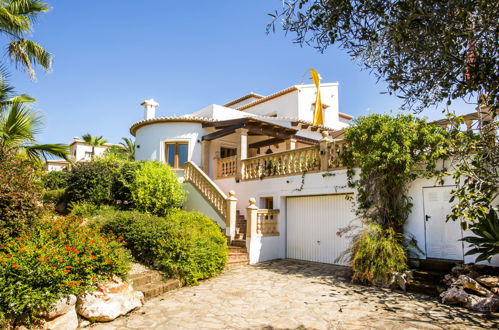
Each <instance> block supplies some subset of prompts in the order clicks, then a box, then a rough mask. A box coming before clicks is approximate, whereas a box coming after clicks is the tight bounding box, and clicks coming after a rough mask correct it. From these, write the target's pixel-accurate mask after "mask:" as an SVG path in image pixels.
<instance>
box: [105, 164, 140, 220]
mask: <svg viewBox="0 0 499 330" xmlns="http://www.w3.org/2000/svg"><path fill="white" fill-rule="evenodd" d="M142 164H143V162H133V161H123V160H122V161H120V166H119V167H118V168H117V170H116V171H115V175H114V183H113V188H112V194H113V200H114V204H115V205H116V206H117V207H119V208H120V209H124V210H127V209H132V208H133V207H134V203H133V198H132V192H131V191H130V187H131V186H132V184H133V182H134V181H135V177H136V176H137V172H139V171H140V170H141V168H142Z"/></svg>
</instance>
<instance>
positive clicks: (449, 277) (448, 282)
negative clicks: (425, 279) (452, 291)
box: [443, 274, 457, 286]
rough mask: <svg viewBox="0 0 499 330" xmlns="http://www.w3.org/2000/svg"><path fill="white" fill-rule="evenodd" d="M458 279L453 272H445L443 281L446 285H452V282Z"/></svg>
mask: <svg viewBox="0 0 499 330" xmlns="http://www.w3.org/2000/svg"><path fill="white" fill-rule="evenodd" d="M456 280H457V278H455V277H454V276H452V275H451V274H445V276H444V279H443V282H444V283H445V285H447V286H452V284H454V282H455V281H456Z"/></svg>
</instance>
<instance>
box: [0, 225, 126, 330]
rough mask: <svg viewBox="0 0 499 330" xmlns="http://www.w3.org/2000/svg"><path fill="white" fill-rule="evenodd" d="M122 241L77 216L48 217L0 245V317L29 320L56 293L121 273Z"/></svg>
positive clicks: (70, 291) (92, 287)
mask: <svg viewBox="0 0 499 330" xmlns="http://www.w3.org/2000/svg"><path fill="white" fill-rule="evenodd" d="M123 245H126V242H124V241H123V239H122V238H115V237H114V236H112V235H102V234H101V233H100V232H99V229H98V228H90V227H88V226H85V225H84V223H83V221H82V220H77V219H71V218H65V217H54V218H51V219H45V220H41V221H40V222H39V223H38V224H36V225H35V226H33V227H32V228H31V229H30V230H27V231H25V232H23V233H19V236H17V237H13V238H11V239H9V240H7V241H4V242H2V244H1V245H0V320H1V319H2V318H4V319H11V320H14V322H19V321H20V320H24V321H26V320H27V321H28V322H30V321H32V320H33V319H34V318H35V317H36V315H35V314H41V313H43V311H45V310H47V309H49V308H50V307H51V306H52V304H53V303H54V302H55V301H56V300H57V299H58V298H60V297H63V296H66V295H69V294H76V295H77V294H80V293H82V292H84V291H87V290H96V286H95V284H96V283H97V282H99V281H101V280H103V279H104V278H106V277H109V276H111V275H118V276H121V277H126V275H127V273H128V270H129V268H130V260H131V256H130V254H129V252H128V250H126V249H124V248H123Z"/></svg>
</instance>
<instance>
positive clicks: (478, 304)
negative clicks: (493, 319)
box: [464, 295, 499, 313]
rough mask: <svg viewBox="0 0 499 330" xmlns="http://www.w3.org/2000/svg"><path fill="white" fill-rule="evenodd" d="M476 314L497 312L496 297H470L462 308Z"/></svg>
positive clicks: (498, 306)
mask: <svg viewBox="0 0 499 330" xmlns="http://www.w3.org/2000/svg"><path fill="white" fill-rule="evenodd" d="M464 307H466V308H469V309H472V310H474V311H478V312H492V313H495V312H497V311H499V298H498V297H497V296H490V297H478V296H474V295H470V297H469V299H468V302H467V304H466V305H465V306H464Z"/></svg>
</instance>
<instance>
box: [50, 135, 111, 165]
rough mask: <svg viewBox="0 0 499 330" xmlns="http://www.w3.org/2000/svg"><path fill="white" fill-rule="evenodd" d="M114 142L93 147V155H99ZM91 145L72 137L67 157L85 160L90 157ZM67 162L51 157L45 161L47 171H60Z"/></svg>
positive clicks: (76, 160) (74, 159) (77, 160)
mask: <svg viewBox="0 0 499 330" xmlns="http://www.w3.org/2000/svg"><path fill="white" fill-rule="evenodd" d="M113 145H114V144H111V143H106V144H104V145H103V146H101V147H95V156H101V155H102V154H103V153H104V151H106V150H107V149H108V148H109V147H111V146H113ZM92 150H93V149H92V146H91V145H89V144H87V143H86V142H85V141H83V140H82V139H80V138H79V137H74V138H73V142H71V144H70V145H69V158H70V160H71V161H72V162H85V161H89V160H90V159H92ZM69 164H70V163H69V162H68V161H65V160H63V159H55V160H54V159H52V160H47V161H46V162H45V169H46V170H47V171H62V170H63V169H64V168H66V167H68V166H69Z"/></svg>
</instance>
